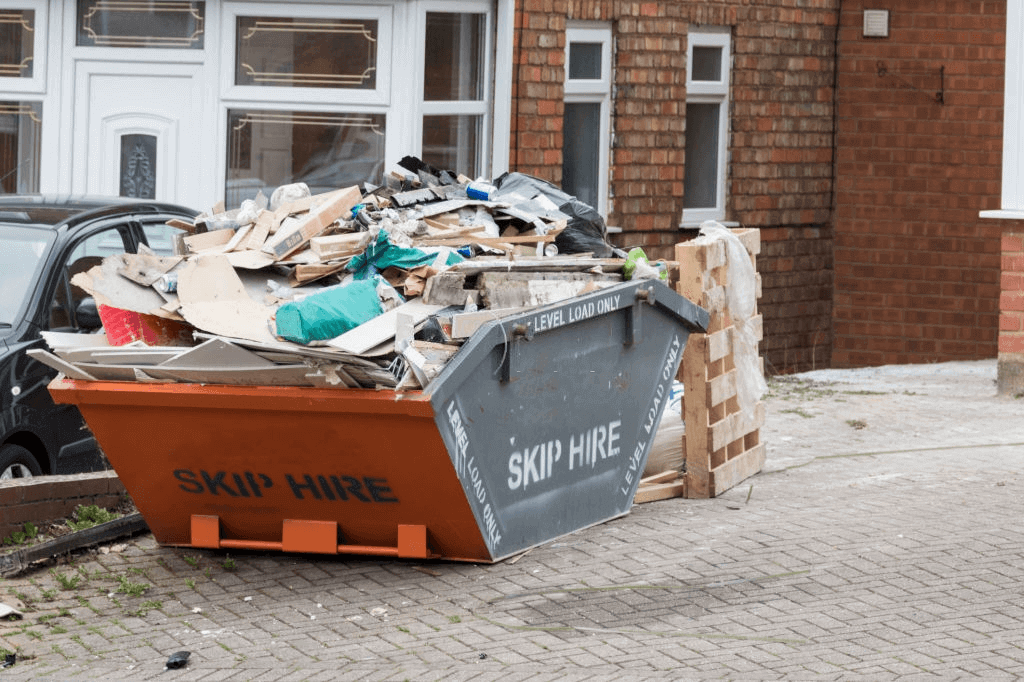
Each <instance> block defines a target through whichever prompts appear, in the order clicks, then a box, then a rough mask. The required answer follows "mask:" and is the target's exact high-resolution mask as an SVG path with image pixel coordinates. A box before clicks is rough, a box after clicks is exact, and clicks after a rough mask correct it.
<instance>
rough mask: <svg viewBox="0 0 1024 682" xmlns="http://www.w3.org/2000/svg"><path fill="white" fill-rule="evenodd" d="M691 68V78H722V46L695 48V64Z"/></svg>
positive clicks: (711, 79) (714, 79)
mask: <svg viewBox="0 0 1024 682" xmlns="http://www.w3.org/2000/svg"><path fill="white" fill-rule="evenodd" d="M691 67H692V68H691V69H690V80H695V81H715V82H718V81H720V80H722V48H720V47H696V46H694V48H693V64H691Z"/></svg>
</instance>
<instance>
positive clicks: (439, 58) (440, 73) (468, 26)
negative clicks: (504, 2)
mask: <svg viewBox="0 0 1024 682" xmlns="http://www.w3.org/2000/svg"><path fill="white" fill-rule="evenodd" d="M485 19H486V16H485V15H483V14H448V13H442V12H427V35H426V55H425V60H424V63H425V64H426V66H425V73H424V79H423V99H425V100H427V101H453V100H454V101H475V100H479V99H483V79H482V74H483V59H484V53H483V41H484V35H483V31H484V26H485V24H486V21H485Z"/></svg>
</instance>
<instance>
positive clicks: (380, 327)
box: [35, 157, 668, 389]
mask: <svg viewBox="0 0 1024 682" xmlns="http://www.w3.org/2000/svg"><path fill="white" fill-rule="evenodd" d="M400 166H401V167H402V169H403V170H404V172H396V173H391V174H390V175H389V176H388V178H387V182H386V184H385V185H383V186H380V187H371V186H363V187H349V188H346V189H340V190H337V191H334V192H329V193H326V194H320V195H315V196H311V195H310V193H309V190H308V188H307V187H306V186H305V185H301V184H298V185H285V186H282V187H279V188H278V189H277V190H276V191H275V192H274V193H273V196H272V197H271V198H270V200H269V201H268V200H267V199H266V198H265V197H264V196H263V195H262V194H261V195H259V196H258V197H257V198H256V199H255V200H250V201H246V202H244V203H243V204H242V206H241V207H240V208H239V209H235V210H232V211H224V210H223V207H222V206H221V207H217V208H215V209H214V210H213V211H211V212H210V214H201V215H199V216H198V217H196V218H195V220H194V221H193V222H192V223H188V222H186V221H180V220H172V221H170V222H169V223H168V224H169V225H171V226H173V227H176V228H179V229H180V230H181V231H182V232H181V233H180V234H179V235H178V236H177V242H176V244H175V254H176V255H174V256H170V257H162V256H159V255H156V254H155V253H153V252H151V251H147V252H144V253H139V254H118V255H116V256H110V257H107V258H106V259H104V261H103V263H102V265H99V266H96V267H94V268H93V269H91V270H89V271H88V272H85V273H80V274H78V275H76V276H75V277H74V278H73V280H72V283H73V284H74V285H75V286H78V287H80V288H81V289H83V290H84V291H86V292H87V293H88V294H89V295H90V296H92V297H93V298H94V299H95V301H96V303H97V306H98V312H99V316H100V318H101V320H102V321H103V326H104V330H105V334H88V335H77V334H60V333H47V334H45V335H44V336H45V338H46V340H47V342H48V343H49V344H50V347H51V348H52V350H53V351H54V354H55V355H54V354H49V353H46V352H45V351H37V352H36V353H35V356H36V357H37V358H38V359H40V360H42V361H43V362H46V363H47V364H50V365H51V366H53V367H57V368H58V369H60V370H61V371H62V372H64V374H66V375H67V376H69V377H71V378H77V379H85V380H107V381H155V382H187V383H219V384H237V385H298V386H336V387H348V388H398V389H415V388H424V387H426V385H427V384H428V383H429V381H430V380H431V379H432V378H433V377H434V376H436V375H437V373H438V372H439V371H440V369H441V368H442V367H443V366H444V365H445V364H446V363H447V362H448V361H449V360H450V359H451V358H452V357H453V356H454V355H455V354H456V353H457V352H458V350H459V347H460V345H461V344H462V342H463V341H464V340H465V339H466V338H468V337H469V336H471V335H472V334H473V332H474V331H475V330H476V329H477V328H478V327H480V326H481V325H482V324H484V323H486V322H488V321H490V320H494V319H497V318H500V317H503V316H506V315H510V314H514V313H518V312H521V311H523V310H524V309H528V308H531V307H536V306H541V305H546V304H549V303H554V302H557V301H560V300H564V299H566V298H571V297H574V296H578V295H581V294H584V293H588V292H590V291H594V290H595V289H599V288H602V287H607V286H610V285H611V284H613V283H615V282H620V281H622V280H623V278H624V277H625V278H629V277H650V278H657V277H661V278H662V279H665V278H666V276H667V267H668V264H664V263H659V264H649V263H647V261H646V259H645V258H644V257H643V254H642V252H641V251H640V250H638V249H637V250H634V252H631V253H630V254H626V253H624V252H622V251H620V250H618V249H615V248H614V247H612V246H611V245H610V244H608V242H607V241H606V228H605V225H604V222H603V221H602V219H601V217H600V215H599V214H598V213H597V212H596V211H595V210H594V209H593V208H592V207H590V206H587V205H586V204H583V203H582V202H579V201H578V200H576V199H575V198H574V197H571V196H569V195H566V194H564V193H563V192H561V191H560V190H558V189H557V188H555V187H554V186H552V185H550V184H548V183H545V182H543V181H541V180H537V179H536V178H532V177H530V176H526V175H522V174H517V173H510V174H505V175H503V176H501V177H500V178H498V179H496V180H495V181H494V182H493V183H483V182H472V181H470V179H469V178H466V177H463V176H453V175H452V174H451V173H449V172H447V171H438V170H437V169H434V168H431V167H430V166H427V165H426V164H424V163H423V162H421V161H420V160H418V159H415V158H411V157H406V158H405V159H403V160H402V162H400Z"/></svg>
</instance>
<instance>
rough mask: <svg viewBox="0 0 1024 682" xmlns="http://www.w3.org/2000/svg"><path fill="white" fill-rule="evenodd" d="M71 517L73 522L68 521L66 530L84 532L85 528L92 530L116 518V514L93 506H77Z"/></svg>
mask: <svg viewBox="0 0 1024 682" xmlns="http://www.w3.org/2000/svg"><path fill="white" fill-rule="evenodd" d="M72 516H73V517H74V520H69V521H68V528H70V529H71V530H85V529H86V528H92V527H93V526H98V525H99V524H101V523H106V522H108V521H113V520H114V519H116V518H117V514H114V513H113V512H109V511H107V510H106V509H102V508H100V507H98V506H96V505H95V504H89V505H78V506H77V507H75V511H74V512H73V513H72Z"/></svg>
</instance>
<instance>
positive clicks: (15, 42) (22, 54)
mask: <svg viewBox="0 0 1024 682" xmlns="http://www.w3.org/2000/svg"><path fill="white" fill-rule="evenodd" d="M35 16H36V13H35V12H34V11H32V10H29V9H25V10H17V9H15V10H0V78H31V77H32V45H33V40H34V38H33V36H34V34H35V27H34V25H33V24H34V21H35Z"/></svg>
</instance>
